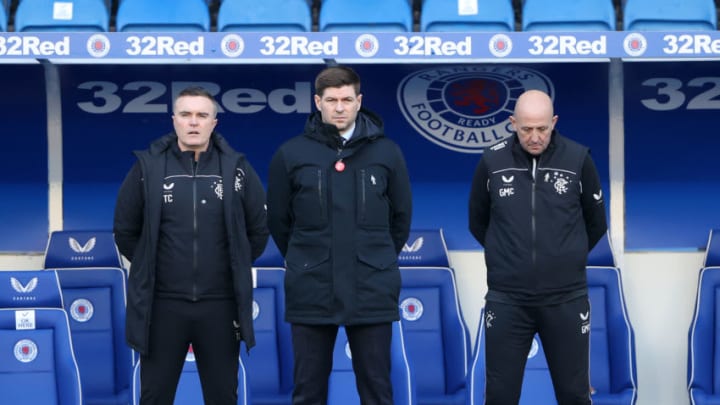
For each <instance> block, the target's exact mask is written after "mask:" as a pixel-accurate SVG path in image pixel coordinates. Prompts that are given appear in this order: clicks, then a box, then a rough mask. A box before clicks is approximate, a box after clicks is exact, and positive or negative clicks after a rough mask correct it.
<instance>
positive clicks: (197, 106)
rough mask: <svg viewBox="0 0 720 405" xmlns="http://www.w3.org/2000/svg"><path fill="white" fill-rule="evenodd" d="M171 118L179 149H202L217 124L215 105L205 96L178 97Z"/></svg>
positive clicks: (206, 144)
mask: <svg viewBox="0 0 720 405" xmlns="http://www.w3.org/2000/svg"><path fill="white" fill-rule="evenodd" d="M172 120H173V127H174V128H175V133H176V134H177V136H178V145H179V146H180V150H182V151H187V150H192V151H196V152H197V151H204V150H206V149H207V147H208V143H209V142H210V134H212V131H213V130H214V129H215V125H216V124H217V118H216V114H215V105H214V103H213V102H212V101H211V100H210V99H208V98H207V97H202V96H183V97H179V98H178V99H177V100H176V101H175V110H174V114H173V116H172Z"/></svg>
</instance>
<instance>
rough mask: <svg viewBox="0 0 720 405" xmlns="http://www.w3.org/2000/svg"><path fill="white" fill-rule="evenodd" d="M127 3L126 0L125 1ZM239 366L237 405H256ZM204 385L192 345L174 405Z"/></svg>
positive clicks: (193, 400)
mask: <svg viewBox="0 0 720 405" xmlns="http://www.w3.org/2000/svg"><path fill="white" fill-rule="evenodd" d="M124 1H126V0H124ZM239 362H240V364H239V366H238V400H237V405H249V404H255V402H254V401H251V400H250V392H249V390H248V386H247V378H246V377H247V372H246V370H245V364H244V363H243V361H242V359H240V360H239ZM132 396H133V402H132V403H133V405H140V362H139V361H138V362H137V363H136V364H135V369H134V371H133V395H132ZM203 403H204V399H203V393H202V385H200V375H198V371H197V364H196V363H195V355H194V354H193V351H192V345H191V346H190V347H189V349H188V354H187V355H186V356H185V364H184V365H183V369H182V372H181V373H180V380H179V381H178V386H177V391H176V392H175V402H174V405H199V404H203Z"/></svg>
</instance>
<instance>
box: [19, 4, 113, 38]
mask: <svg viewBox="0 0 720 405" xmlns="http://www.w3.org/2000/svg"><path fill="white" fill-rule="evenodd" d="M109 26H110V15H109V13H108V10H107V7H106V6H105V1H104V0H66V1H62V2H61V1H55V0H22V1H20V2H19V3H18V6H17V10H16V11H15V31H17V32H32V31H90V32H104V31H108V30H109Z"/></svg>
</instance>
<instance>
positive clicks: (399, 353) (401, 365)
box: [327, 322, 417, 405]
mask: <svg viewBox="0 0 720 405" xmlns="http://www.w3.org/2000/svg"><path fill="white" fill-rule="evenodd" d="M392 328H393V336H392V342H391V346H390V356H391V361H392V365H391V370H390V379H391V382H392V386H393V402H394V404H395V405H414V404H416V403H417V400H416V397H415V387H416V383H415V380H414V375H413V371H412V369H411V367H410V363H409V362H408V355H407V352H406V350H407V348H406V345H405V338H404V336H403V328H402V327H401V325H400V322H393V326H392ZM327 403H328V405H345V404H358V403H360V396H359V395H358V392H357V386H356V384H355V373H354V372H353V368H352V352H351V351H350V344H349V343H348V339H347V334H346V333H345V328H344V327H342V326H341V327H340V328H339V329H338V335H337V338H336V340H335V349H334V351H333V368H332V371H331V373H330V379H329V382H328V402H327Z"/></svg>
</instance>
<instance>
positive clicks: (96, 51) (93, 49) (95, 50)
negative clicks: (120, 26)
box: [87, 34, 110, 58]
mask: <svg viewBox="0 0 720 405" xmlns="http://www.w3.org/2000/svg"><path fill="white" fill-rule="evenodd" d="M87 51H88V53H89V54H90V56H93V57H96V58H102V57H104V56H106V55H107V54H108V52H110V40H109V39H108V37H106V36H105V35H103V34H95V35H91V36H90V38H88V40H87Z"/></svg>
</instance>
